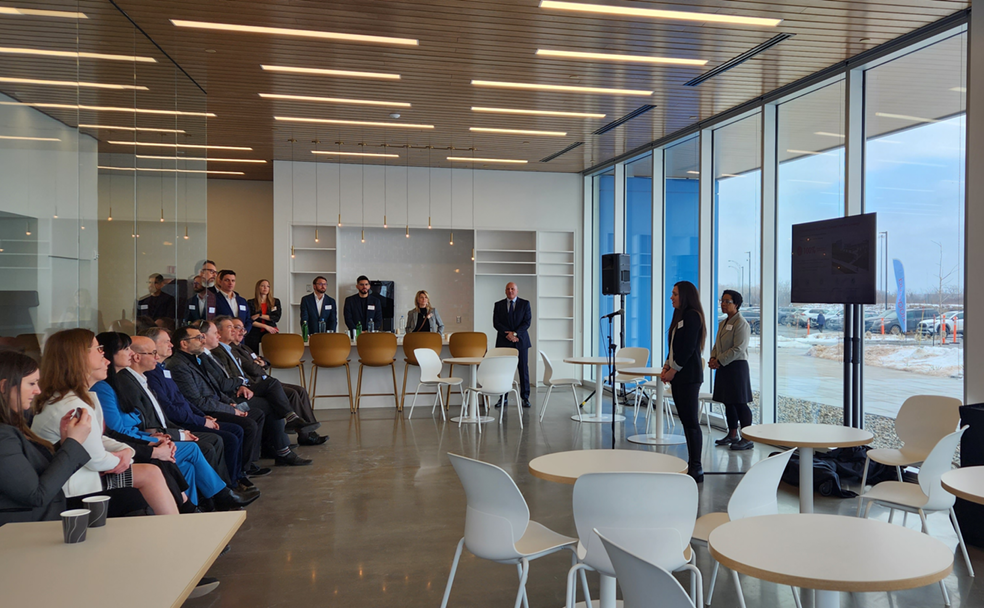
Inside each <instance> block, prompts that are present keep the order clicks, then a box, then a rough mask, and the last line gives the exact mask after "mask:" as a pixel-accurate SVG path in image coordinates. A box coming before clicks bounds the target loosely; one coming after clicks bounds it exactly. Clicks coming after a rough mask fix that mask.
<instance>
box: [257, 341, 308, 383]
mask: <svg viewBox="0 0 984 608" xmlns="http://www.w3.org/2000/svg"><path fill="white" fill-rule="evenodd" d="M260 344H261V345H262V346H263V358H264V359H266V360H267V361H269V362H270V367H272V368H274V369H294V368H297V375H298V376H299V378H300V383H301V387H303V388H305V389H307V378H305V377H304V362H303V361H302V359H303V358H304V338H302V337H301V335H300V334H266V335H264V336H263V341H262V342H260Z"/></svg>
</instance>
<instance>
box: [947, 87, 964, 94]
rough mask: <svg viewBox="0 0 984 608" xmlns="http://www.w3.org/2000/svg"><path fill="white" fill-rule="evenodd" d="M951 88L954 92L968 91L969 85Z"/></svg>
mask: <svg viewBox="0 0 984 608" xmlns="http://www.w3.org/2000/svg"><path fill="white" fill-rule="evenodd" d="M950 90H951V91H953V92H954V93H966V92H967V87H952V88H951V89H950Z"/></svg>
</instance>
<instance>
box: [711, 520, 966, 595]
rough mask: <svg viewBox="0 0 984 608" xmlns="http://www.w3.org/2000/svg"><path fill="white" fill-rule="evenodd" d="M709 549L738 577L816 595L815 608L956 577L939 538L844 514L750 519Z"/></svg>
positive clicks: (721, 531)
mask: <svg viewBox="0 0 984 608" xmlns="http://www.w3.org/2000/svg"><path fill="white" fill-rule="evenodd" d="M707 544H708V546H709V547H710V551H711V556H713V557H714V559H716V560H717V561H718V562H719V563H720V564H721V565H722V566H726V567H728V568H731V569H732V570H734V571H736V572H741V573H743V574H747V575H749V576H754V577H755V578H758V579H761V580H764V581H770V582H773V583H778V584H780V585H791V586H793V587H800V588H801V589H803V591H804V594H805V593H807V592H808V590H816V604H815V606H816V608H836V607H837V606H839V605H840V593H839V592H841V591H851V592H858V591H898V590H901V589H915V588H917V587H924V586H926V585H931V584H933V583H937V582H939V581H941V580H943V579H944V578H946V577H947V575H949V574H950V571H951V570H953V552H952V551H951V550H950V549H949V548H947V546H946V545H944V544H943V543H942V542H940V541H939V540H937V539H935V538H933V537H932V536H929V535H928V534H922V533H921V532H918V531H916V530H911V529H909V528H906V527H904V526H896V525H892V524H889V523H886V522H883V521H878V520H874V519H862V518H859V517H845V516H843V515H820V514H795V513H793V514H784V515H763V516H759V517H748V518H745V519H739V520H736V521H731V522H728V523H726V524H723V525H721V526H719V527H718V528H716V529H715V530H714V531H713V532H711V534H710V536H709V537H708V539H707Z"/></svg>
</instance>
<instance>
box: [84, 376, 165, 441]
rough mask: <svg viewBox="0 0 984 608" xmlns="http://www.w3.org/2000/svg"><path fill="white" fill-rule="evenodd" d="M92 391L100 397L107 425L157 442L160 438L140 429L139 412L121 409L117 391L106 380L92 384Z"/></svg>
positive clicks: (142, 439) (134, 437) (138, 437)
mask: <svg viewBox="0 0 984 608" xmlns="http://www.w3.org/2000/svg"><path fill="white" fill-rule="evenodd" d="M91 390H92V392H94V393H95V394H96V396H97V397H99V405H101V406H102V411H103V418H104V419H105V420H106V427H107V428H110V429H113V430H114V431H116V432H117V433H120V434H121V435H126V436H127V437H132V438H133V439H139V440H141V441H149V442H150V443H157V442H158V441H159V440H158V439H157V437H154V436H153V435H151V434H150V433H147V432H146V431H143V430H141V429H140V424H141V422H142V420H141V419H140V414H138V413H137V412H130V413H129V414H126V413H124V412H123V411H122V410H121V409H120V403H119V400H118V399H117V397H116V391H114V390H113V387H111V386H110V385H109V383H107V382H106V381H105V380H100V381H99V382H96V383H95V384H93V385H92V389H91Z"/></svg>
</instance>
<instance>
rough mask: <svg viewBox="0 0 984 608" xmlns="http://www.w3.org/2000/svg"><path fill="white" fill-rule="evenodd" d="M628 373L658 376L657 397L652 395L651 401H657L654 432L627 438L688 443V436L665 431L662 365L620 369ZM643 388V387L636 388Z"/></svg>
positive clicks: (641, 441) (652, 442)
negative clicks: (661, 377) (665, 432)
mask: <svg viewBox="0 0 984 608" xmlns="http://www.w3.org/2000/svg"><path fill="white" fill-rule="evenodd" d="M618 371H620V372H625V373H627V374H640V375H643V376H656V378H657V380H656V384H657V386H656V397H655V399H653V398H652V397H650V402H652V401H656V405H655V406H654V407H653V417H652V420H653V427H654V428H653V432H652V433H645V434H643V435H631V436H630V437H628V438H627V439H628V440H629V441H631V442H632V443H641V444H644V445H679V444H681V443H686V442H687V438H686V437H684V436H683V435H671V434H664V433H663V396H664V395H665V394H666V385H664V384H663V383H662V382H660V381H659V375H660V374H661V373H663V368H661V367H626V368H623V369H620V370H618ZM636 390H642V389H636Z"/></svg>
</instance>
